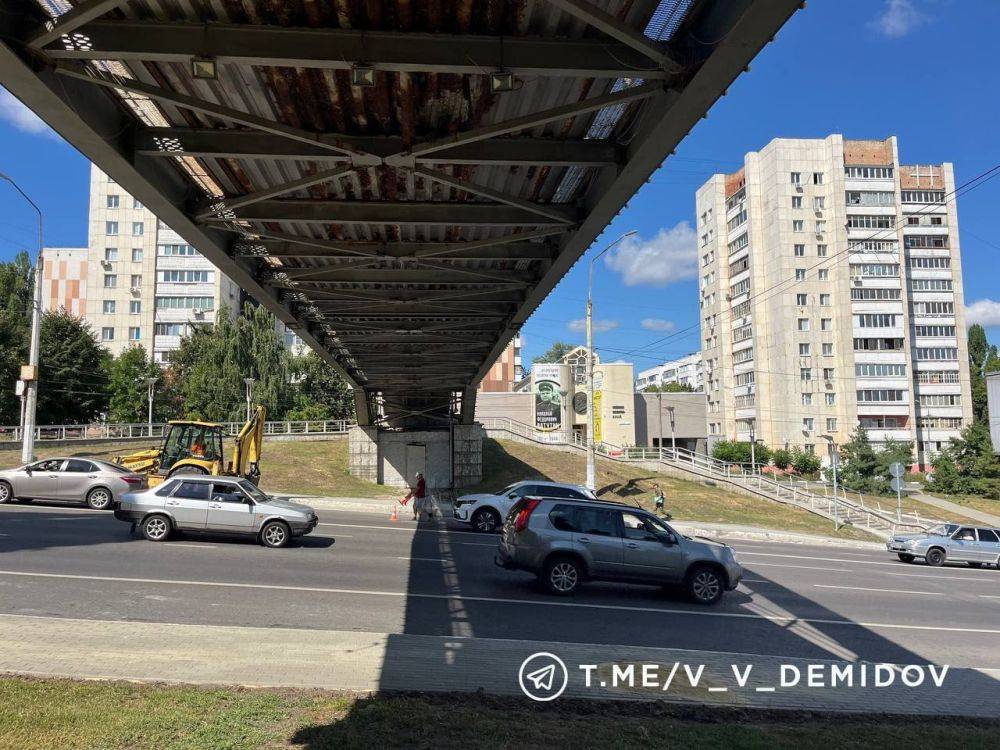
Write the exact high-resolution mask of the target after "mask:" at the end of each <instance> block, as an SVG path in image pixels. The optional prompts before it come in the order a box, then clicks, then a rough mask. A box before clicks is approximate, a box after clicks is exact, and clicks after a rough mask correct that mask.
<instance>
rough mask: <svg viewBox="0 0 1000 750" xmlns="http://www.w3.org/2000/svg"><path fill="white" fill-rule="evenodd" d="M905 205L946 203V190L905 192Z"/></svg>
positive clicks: (902, 196)
mask: <svg viewBox="0 0 1000 750" xmlns="http://www.w3.org/2000/svg"><path fill="white" fill-rule="evenodd" d="M900 196H901V198H902V201H903V203H944V190H903V191H901V193H900Z"/></svg>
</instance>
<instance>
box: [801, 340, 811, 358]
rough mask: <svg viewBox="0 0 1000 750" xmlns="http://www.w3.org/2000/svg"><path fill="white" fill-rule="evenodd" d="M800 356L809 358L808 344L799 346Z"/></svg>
mask: <svg viewBox="0 0 1000 750" xmlns="http://www.w3.org/2000/svg"><path fill="white" fill-rule="evenodd" d="M799 356H800V357H808V356H809V344H807V343H803V344H799Z"/></svg>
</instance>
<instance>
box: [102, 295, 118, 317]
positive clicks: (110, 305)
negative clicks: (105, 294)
mask: <svg viewBox="0 0 1000 750" xmlns="http://www.w3.org/2000/svg"><path fill="white" fill-rule="evenodd" d="M101 312H103V313H104V314H105V315H112V314H114V312H115V301H114V300H113V299H106V300H104V303H103V305H102V307H101Z"/></svg>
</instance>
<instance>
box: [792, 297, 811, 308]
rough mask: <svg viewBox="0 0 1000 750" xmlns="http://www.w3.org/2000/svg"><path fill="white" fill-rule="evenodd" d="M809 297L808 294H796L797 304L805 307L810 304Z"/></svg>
mask: <svg viewBox="0 0 1000 750" xmlns="http://www.w3.org/2000/svg"><path fill="white" fill-rule="evenodd" d="M808 298H809V297H808V295H806V294H796V295H795V304H796V305H798V306H799V307H805V306H806V305H807V304H809V302H808Z"/></svg>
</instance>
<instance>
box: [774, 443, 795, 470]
mask: <svg viewBox="0 0 1000 750" xmlns="http://www.w3.org/2000/svg"><path fill="white" fill-rule="evenodd" d="M793 458H794V454H793V453H792V451H790V450H786V449H785V448H778V449H777V450H776V451H775V452H774V453H773V454H772V455H771V460H772V461H773V462H774V465H775V467H777V468H779V469H781V470H782V471H785V470H787V469H788V467H789V466H791V465H792V460H793Z"/></svg>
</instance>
